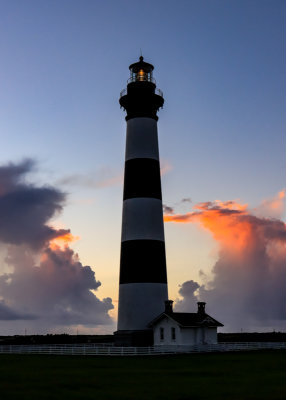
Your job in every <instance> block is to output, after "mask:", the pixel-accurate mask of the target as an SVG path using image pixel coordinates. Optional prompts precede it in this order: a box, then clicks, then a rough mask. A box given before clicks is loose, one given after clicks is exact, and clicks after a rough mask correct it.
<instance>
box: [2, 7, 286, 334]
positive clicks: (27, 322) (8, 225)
mask: <svg viewBox="0 0 286 400" xmlns="http://www.w3.org/2000/svg"><path fill="white" fill-rule="evenodd" d="M285 20H286V3H285V1H284V0H273V1H268V0H267V1H265V0H239V1H238V0H233V1H228V0H203V1H193V0H179V1H170V0H156V1H149V0H145V1H143V2H142V1H137V0H135V1H134V0H133V1H130V0H117V1H116V0H113V1H111V0H106V1H99V0H84V1H79V0H49V1H46V0H25V1H22V0H13V1H8V0H3V1H1V2H0V50H1V63H0V135H1V146H0V155H1V158H0V161H1V162H0V261H1V264H0V335H2V334H22V333H24V331H25V329H26V331H27V333H29V334H32V333H63V332H67V333H72V332H76V331H79V332H81V333H111V332H113V331H114V330H115V329H116V315H117V301H118V275H119V256H120V234H121V211H122V191H123V186H122V183H123V167H124V151H125V119H124V116H125V115H124V112H123V110H120V106H119V103H118V98H119V93H120V91H121V90H122V89H123V88H124V87H126V81H127V79H128V77H129V70H128V66H129V64H131V63H133V62H136V61H137V59H138V57H139V56H140V52H141V51H142V54H143V56H144V58H145V60H146V61H147V62H150V63H152V64H153V65H154V66H155V70H154V77H155V79H156V81H157V87H158V88H160V89H161V90H162V91H163V93H164V99H165V104H164V108H163V109H162V110H161V111H160V112H159V121H158V129H159V146H160V157H161V169H162V191H163V203H164V205H165V213H166V215H165V238H166V252H167V268H168V286H169V297H170V298H171V299H173V300H176V303H177V309H178V310H184V311H187V310H189V311H190V312H194V311H195V302H196V301H197V300H202V301H207V311H209V313H210V314H211V315H212V316H214V317H215V318H217V319H218V320H219V321H221V322H222V323H224V324H225V328H224V330H225V331H234V330H236V331H237V330H239V331H240V330H241V329H243V330H273V329H276V330H283V331H286V307H285V304H286V291H285V287H286V226H285V223H284V221H285V220H286V219H285V218H286V214H285V209H284V200H285V188H286V182H285V171H286V157H285V149H286V135H285V126H286V113H285V104H286V87H285V86H286V79H285V78H286V42H285V37H286V24H285ZM93 272H94V273H95V275H94V274H93ZM100 283H101V284H100ZM113 306H114V308H113Z"/></svg>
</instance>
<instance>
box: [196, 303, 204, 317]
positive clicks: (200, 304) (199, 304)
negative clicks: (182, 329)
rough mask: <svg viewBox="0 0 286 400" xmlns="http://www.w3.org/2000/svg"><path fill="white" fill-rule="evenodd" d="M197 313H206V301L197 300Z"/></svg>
mask: <svg viewBox="0 0 286 400" xmlns="http://www.w3.org/2000/svg"><path fill="white" fill-rule="evenodd" d="M197 305H198V314H205V313H206V310H205V308H206V303H205V302H204V301H198V302H197Z"/></svg>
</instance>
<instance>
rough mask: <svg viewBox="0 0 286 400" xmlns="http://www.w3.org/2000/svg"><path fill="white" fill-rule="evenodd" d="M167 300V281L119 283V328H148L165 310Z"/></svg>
mask: <svg viewBox="0 0 286 400" xmlns="http://www.w3.org/2000/svg"><path fill="white" fill-rule="evenodd" d="M134 268H136V266H135V265H134ZM165 300H168V289H167V284H166V283H124V284H121V285H119V309H118V327H117V328H118V330H140V329H146V328H147V325H148V324H149V322H151V321H152V320H153V319H154V318H156V317H157V316H158V315H159V314H161V313H162V312H163V311H164V309H165V304H164V302H165Z"/></svg>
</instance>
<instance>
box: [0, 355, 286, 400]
mask: <svg viewBox="0 0 286 400" xmlns="http://www.w3.org/2000/svg"><path fill="white" fill-rule="evenodd" d="M0 398H1V400H10V399H17V400H18V399H19V400H36V399H37V400H46V399H49V400H58V399H61V400H64V399H68V400H73V399H77V400H78V399H84V400H89V399H93V400H113V399H117V400H121V399H122V400H123V399H124V400H129V399H132V400H135V399H136V400H143V399H144V400H147V399H148V400H149V399H162V400H168V399H171V400H198V399H210V400H216V399H219V400H228V399H229V400H248V399H259V400H263V399H267V400H276V399H283V400H284V399H286V352H284V351H271V352H249V353H224V354H193V355H192V354H191V355H181V356H151V357H92V356H89V357H88V356H86V357H82V356H48V355H41V356H40V355H0Z"/></svg>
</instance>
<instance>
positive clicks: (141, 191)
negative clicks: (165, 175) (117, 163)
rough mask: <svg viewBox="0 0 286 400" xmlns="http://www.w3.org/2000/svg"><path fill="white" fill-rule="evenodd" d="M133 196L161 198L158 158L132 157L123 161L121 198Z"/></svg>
mask: <svg viewBox="0 0 286 400" xmlns="http://www.w3.org/2000/svg"><path fill="white" fill-rule="evenodd" d="M134 197H151V198H154V199H159V200H162V192H161V176H160V163H159V161H158V160H154V159H153V158H133V159H131V160H127V161H126V162H125V172H124V193H123V200H126V199H133V198H134Z"/></svg>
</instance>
